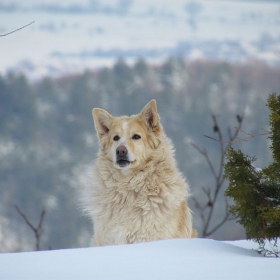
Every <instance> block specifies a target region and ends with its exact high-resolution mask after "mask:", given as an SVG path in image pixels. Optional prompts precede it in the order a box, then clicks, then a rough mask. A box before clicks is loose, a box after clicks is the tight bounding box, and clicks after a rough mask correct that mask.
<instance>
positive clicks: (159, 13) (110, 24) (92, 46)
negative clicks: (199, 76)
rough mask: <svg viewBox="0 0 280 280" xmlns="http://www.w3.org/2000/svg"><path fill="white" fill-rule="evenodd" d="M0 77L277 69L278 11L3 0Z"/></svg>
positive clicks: (200, 0) (106, 0)
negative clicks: (182, 67) (205, 64)
mask: <svg viewBox="0 0 280 280" xmlns="http://www.w3.org/2000/svg"><path fill="white" fill-rule="evenodd" d="M32 21H35V23H34V24H32V25H31V26H28V27H27V28H25V29H23V30H21V31H19V32H16V33H13V34H11V35H9V36H6V37H1V60H0V73H6V71H9V70H16V71H21V72H24V73H26V74H28V75H29V76H30V77H34V78H36V77H42V76H44V75H48V74H51V75H63V74H67V73H69V72H77V71H83V70H84V69H85V68H98V67H102V66H110V65H112V64H113V63H114V62H115V60H116V59H117V58H119V57H123V58H125V59H126V60H127V61H131V62H133V61H134V60H135V59H137V58H138V57H144V58H145V59H147V60H149V61H150V62H154V63H158V62H161V61H163V60H164V59H165V58H166V57H168V56H170V55H180V56H183V57H185V58H186V59H198V58H208V59H218V60H228V61H232V62H243V61H246V60H248V59H251V58H256V59H260V60H263V61H266V62H267V63H270V64H272V65H278V66H279V65H280V56H279V53H280V28H279V26H280V4H279V2H276V1H274V2H273V1H226V0H224V1H221V0H220V1H217V0H176V1H170V0H102V1H101V0H60V1H57V0H25V1H21V0H12V1H11V0H2V1H1V3H0V34H5V33H8V32H9V31H12V30H14V29H16V28H19V27H21V26H23V25H25V24H28V23H30V22H32Z"/></svg>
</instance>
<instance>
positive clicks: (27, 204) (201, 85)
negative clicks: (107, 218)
mask: <svg viewBox="0 0 280 280" xmlns="http://www.w3.org/2000/svg"><path fill="white" fill-rule="evenodd" d="M272 92H276V93H278V94H279V93H280V69H279V68H271V67H269V66H267V65H265V64H263V63H261V62H258V61H251V62H248V63H246V64H244V65H233V64H229V63H226V62H213V61H195V62H185V61H184V60H183V59H181V58H169V59H167V60H166V61H165V62H164V63H163V64H162V65H160V66H155V65H149V64H147V63H146V62H145V61H144V60H142V59H140V60H139V61H138V62H137V63H135V64H134V65H132V66H131V65H128V64H127V63H126V62H125V61H123V60H122V59H120V60H118V61H117V62H116V63H115V65H114V66H113V67H112V68H104V69H101V70H99V71H94V72H90V71H85V72H84V73H83V74H79V75H78V74H77V75H72V76H67V77H63V78H51V77H46V78H44V79H42V80H40V81H37V82H31V81H29V80H28V79H27V77H25V76H21V75H15V74H13V73H10V74H8V75H6V76H0V185H1V186H0V251H1V252H14V251H26V250H33V249H34V246H35V239H34V237H33V233H32V231H31V230H30V229H29V227H28V226H27V224H26V223H25V222H24V221H23V219H22V217H21V216H20V215H19V213H18V212H17V211H16V209H15V205H17V206H18V207H19V208H20V209H21V210H22V211H23V212H24V213H25V214H26V216H27V217H28V218H29V219H30V221H32V223H34V224H37V223H38V222H39V217H40V213H41V211H42V209H45V210H46V215H45V219H44V222H43V233H42V239H41V248H42V249H45V250H47V249H57V248H74V247H82V246H88V244H89V240H90V237H91V235H92V232H91V225H90V221H89V220H88V219H87V218H85V217H84V216H83V214H82V210H81V209H80V208H81V207H80V205H79V189H80V188H82V186H83V184H88V183H90V175H89V174H90V167H91V166H92V165H93V164H94V159H95V158H96V155H97V150H98V141H97V138H96V135H95V131H94V125H93V121H92V115H91V111H92V108H94V107H100V108H103V109H105V110H107V111H109V112H110V113H111V114H113V115H130V114H135V113H138V112H139V111H140V110H141V109H142V107H143V106H144V105H145V104H146V103H148V102H149V101H150V100H151V99H156V100H157V104H158V111H159V113H160V116H161V122H162V124H163V126H164V129H165V131H166V134H167V135H168V136H169V137H170V138H171V139H172V141H173V143H174V146H175V148H176V158H177V160H178V165H179V169H180V170H181V171H182V172H183V173H184V174H185V176H186V177H187V178H188V181H189V183H190V186H191V190H192V193H193V194H194V196H196V197H198V198H199V197H200V196H201V197H202V187H211V186H212V184H213V178H212V174H211V172H210V170H209V168H208V166H207V164H206V162H205V160H204V159H203V157H202V156H201V155H200V154H199V153H198V152H197V151H196V150H195V149H194V148H193V147H192V145H190V143H195V144H196V145H198V146H200V147H205V148H206V149H207V150H208V152H209V156H210V157H211V159H213V161H214V162H216V160H217V162H218V157H219V145H218V143H217V142H216V141H214V140H210V139H208V138H206V137H204V135H208V136H211V137H214V138H215V137H216V134H215V129H213V123H212V119H211V114H215V115H216V116H217V120H218V122H219V126H220V128H221V129H222V130H223V133H224V135H225V139H226V135H227V128H228V127H229V126H230V127H231V128H232V130H234V126H236V124H237V121H238V120H237V117H236V116H237V115H240V114H242V111H243V109H244V107H245V117H244V120H243V127H242V129H243V130H244V131H246V132H248V133H255V134H256V133H259V132H261V131H262V128H264V129H265V128H267V127H268V109H267V108H266V106H265V104H266V99H267V97H268V95H269V94H270V93H272ZM240 137H242V134H241V135H240ZM234 145H235V147H237V148H238V147H240V148H241V147H242V150H243V151H244V152H245V153H248V154H255V155H256V156H257V157H258V159H259V160H258V162H257V164H258V165H259V166H260V167H261V166H263V165H265V164H267V163H268V162H269V161H270V160H271V155H270V152H269V148H268V147H269V141H268V139H267V136H264V137H261V136H260V137H255V138H254V139H252V140H250V141H249V142H244V141H241V142H237V143H235V144H234ZM190 205H191V207H192V209H193V211H194V224H195V227H196V228H198V230H199V231H200V220H199V215H198V213H197V212H196V209H195V207H194V204H193V202H192V201H190ZM222 211H223V209H222V208H221V209H218V210H217V211H216V212H217V213H216V214H215V215H216V216H217V219H218V218H219V215H220V213H221V212H222ZM212 238H218V239H227V240H228V239H233V238H235V239H237V238H244V231H243V229H241V228H240V227H239V226H238V225H237V224H236V223H235V222H234V221H233V222H229V223H227V224H225V225H224V226H223V227H222V228H221V229H220V230H219V231H218V232H217V233H215V234H214V235H213V236H212Z"/></svg>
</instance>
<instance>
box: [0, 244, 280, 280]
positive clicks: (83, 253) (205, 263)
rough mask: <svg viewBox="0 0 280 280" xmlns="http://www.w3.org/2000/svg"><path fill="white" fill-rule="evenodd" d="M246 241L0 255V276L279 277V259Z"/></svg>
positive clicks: (32, 279) (237, 279)
mask: <svg viewBox="0 0 280 280" xmlns="http://www.w3.org/2000/svg"><path fill="white" fill-rule="evenodd" d="M256 247H257V245H256V244H255V243H253V242H249V241H231V242H221V241H214V240H209V239H192V240H190V239H180V240H179V239H176V240H164V241H158V242H151V243H142V244H134V245H119V246H107V247H96V248H87V249H69V250H59V251H46V252H31V253H13V254H2V255H0V279H3V280H4V279H5V280H12V279H13V280H16V279H18V280H22V279H28V280H39V279H40V280H50V279H51V280H56V279H57V280H58V279H59V280H63V279H65V280H66V279H67V280H70V279H79V280H81V279H83V280H86V279H91V280H92V279H98V280H102V279H104V280H105V279H106V280H112V279H120V280H125V279H129V280H131V279H133V280H137V279H145V280H156V279H160V280H164V279H166V280H171V279H172V280H176V279H182V280H183V279H184V280H185V279H196V280H198V279H203V280H205V279H207V280H211V279H213V280H217V279H221V280H224V279H227V280H242V279H244V280H245V279H246V280H249V279H254V280H258V279H260V280H263V279H279V276H280V259H279V258H278V259H277V258H264V257H263V256H260V255H258V254H257V253H256V251H254V250H252V248H256Z"/></svg>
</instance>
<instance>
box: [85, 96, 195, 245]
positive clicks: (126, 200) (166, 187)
mask: <svg viewBox="0 0 280 280" xmlns="http://www.w3.org/2000/svg"><path fill="white" fill-rule="evenodd" d="M93 118H94V123H95V128H96V130H97V134H98V137H99V140H100V152H99V157H98V159H97V161H96V164H95V166H94V168H93V176H94V179H93V182H92V185H91V186H90V187H89V188H88V189H87V190H86V193H85V199H84V202H85V209H86V211H87V212H88V214H89V216H90V217H91V219H92V220H93V221H94V236H93V245H95V246H101V245H110V244H127V243H136V242H145V241H154V240H160V239H168V238H190V237H194V236H195V235H196V232H195V230H193V228H192V216H191V211H190V209H189V207H188V205H187V202H186V199H187V198H188V196H189V186H188V184H187V183H186V181H185V179H184V177H183V176H182V174H181V173H180V172H179V171H178V169H177V166H176V162H175V160H174V149H173V145H172V143H171V141H170V140H169V139H168V138H167V137H166V135H165V133H164V131H163V128H162V126H161V124H160V121H159V115H158V113H157V108H156V101H155V100H152V101H151V102H150V103H149V104H147V105H146V106H145V108H144V109H143V110H142V112H141V113H140V114H139V115H133V116H130V117H127V116H123V117H113V116H111V115H110V114H109V113H108V112H106V111H104V110H102V109H98V108H97V109H93Z"/></svg>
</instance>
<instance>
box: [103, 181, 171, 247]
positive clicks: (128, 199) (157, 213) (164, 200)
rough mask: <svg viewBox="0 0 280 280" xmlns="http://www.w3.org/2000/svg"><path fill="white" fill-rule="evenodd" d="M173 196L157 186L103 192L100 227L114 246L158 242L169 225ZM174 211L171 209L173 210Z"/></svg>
mask: <svg viewBox="0 0 280 280" xmlns="http://www.w3.org/2000/svg"><path fill="white" fill-rule="evenodd" d="M172 200H174V198H172V195H171V194H170V193H168V192H167V191H166V190H163V189H162V188H160V186H157V185H155V184H154V185H149V184H143V185H142V186H140V187H139V188H135V187H132V186H130V185H125V184H123V185H122V186H115V187H113V188H106V189H103V191H102V198H101V200H100V201H103V203H104V204H103V207H101V209H102V213H99V214H100V216H99V217H102V218H101V219H100V222H101V224H100V226H101V227H102V228H103V230H104V232H103V235H104V234H106V235H108V238H110V239H114V241H115V242H114V241H113V243H134V242H141V241H150V240H155V239H158V238H159V236H162V235H165V232H166V231H167V230H168V228H170V225H171V224H172V208H173V207H174V205H173V204H172V203H171V201H172ZM173 210H174V209H173Z"/></svg>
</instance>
